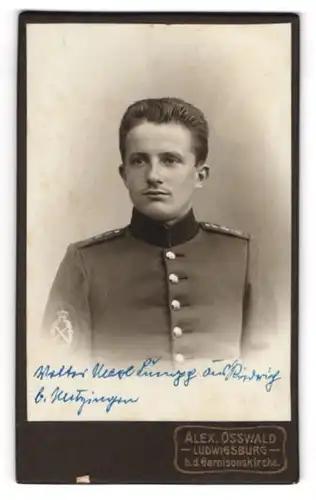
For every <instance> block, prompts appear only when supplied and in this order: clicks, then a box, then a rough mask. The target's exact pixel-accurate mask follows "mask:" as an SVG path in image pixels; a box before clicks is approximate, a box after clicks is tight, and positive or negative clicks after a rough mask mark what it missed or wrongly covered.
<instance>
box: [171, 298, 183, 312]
mask: <svg viewBox="0 0 316 500" xmlns="http://www.w3.org/2000/svg"><path fill="white" fill-rule="evenodd" d="M171 307H172V309H173V310H174V311H179V309H180V307H181V304H180V302H179V301H178V300H173V301H172V302H171Z"/></svg>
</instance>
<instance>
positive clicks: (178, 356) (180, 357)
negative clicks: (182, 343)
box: [174, 352, 184, 363]
mask: <svg viewBox="0 0 316 500" xmlns="http://www.w3.org/2000/svg"><path fill="white" fill-rule="evenodd" d="M174 360H175V361H176V362H177V363H183V361H184V356H183V354H180V352H177V353H176V354H175V355H174Z"/></svg>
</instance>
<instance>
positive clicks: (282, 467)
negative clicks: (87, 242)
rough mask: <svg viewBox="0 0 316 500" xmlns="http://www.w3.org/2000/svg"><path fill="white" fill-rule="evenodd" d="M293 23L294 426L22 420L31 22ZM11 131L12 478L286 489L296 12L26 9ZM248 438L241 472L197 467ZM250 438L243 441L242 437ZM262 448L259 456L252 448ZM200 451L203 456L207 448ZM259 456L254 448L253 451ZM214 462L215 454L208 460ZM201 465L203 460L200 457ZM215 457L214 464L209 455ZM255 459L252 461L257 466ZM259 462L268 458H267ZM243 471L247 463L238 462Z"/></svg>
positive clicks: (290, 462)
mask: <svg viewBox="0 0 316 500" xmlns="http://www.w3.org/2000/svg"><path fill="white" fill-rule="evenodd" d="M51 23H69V24H72V23H82V24H89V23H90V24H106V23H112V24H124V23H129V24H132V23H138V24H168V25H172V24H201V25H207V24H217V25H222V24H226V25H227V24H229V25H230V24H233V25H238V24H245V25H246V24H277V23H280V24H281V23H289V24H290V25H291V44H292V45H291V61H292V64H291V74H292V80H291V81H292V89H291V105H292V109H291V116H292V121H291V134H292V140H291V183H292V187H291V195H292V210H291V224H292V229H291V231H292V233H291V382H290V385H291V420H290V421H276V422H273V421H258V422H257V421H254V422H247V421H244V422H241V421H237V422H236V421H225V422H220V421H206V422H204V421H203V422H201V421H190V422H188V421H178V422H176V421H150V422H149V421H135V422H134V421H133V422H132V421H102V422H101V421H85V422H79V421H71V422H65V421H28V419H27V376H26V373H27V327H26V324H27V318H26V304H27V293H26V288H27V273H26V267H27V265H26V246H27V212H26V206H27V141H26V137H27V51H26V45H27V34H26V30H27V26H28V25H29V24H51ZM18 37H19V41H18V82H17V83H18V110H17V118H18V131H17V138H18V141H17V163H18V165H17V167H18V168H17V306H16V480H17V482H19V483H28V484H29V483H31V484H33V483H41V484H43V483H44V484H56V483H57V484H74V483H85V482H89V483H91V484H102V483H115V484H119V483H120V484H123V483H125V484H126V483H128V484H132V483H134V484H145V483H147V484H152V483H161V484H167V483H169V484H192V483H200V484H211V483H214V484H245V483H260V484H264V483H266V484H278V483H279V484H291V483H295V482H298V480H299V457H298V249H299V239H298V234H299V227H298V224H299V201H298V196H299V195H298V193H299V16H298V15H297V14H294V13H288V14H286V13H282V14H281V13H124V14H123V13H104V12H103V13H92V12H44V11H43V12H40V11H33V12H32V11H26V12H22V13H21V14H20V15H19V32H18ZM238 435H242V436H243V437H245V436H248V438H249V439H250V440H251V441H250V442H251V443H252V445H253V447H252V454H251V453H250V455H248V456H245V457H244V460H245V461H248V466H246V467H245V468H244V469H243V468H242V465H241V464H238V462H237V460H236V459H235V457H234V456H233V455H232V454H230V451H229V450H231V448H227V449H228V452H227V455H224V457H223V458H222V460H229V461H230V466H229V467H227V468H226V469H222V470H218V469H217V468H216V467H217V466H216V464H215V468H213V466H212V464H210V465H207V463H204V462H203V463H201V461H199V462H197V461H196V460H197V458H196V457H197V453H198V452H197V449H198V447H203V446H204V447H205V449H206V447H207V446H209V447H211V446H212V445H215V444H216V445H220V446H223V447H225V446H231V445H232V444H234V440H237V436H238ZM246 439H247V438H246ZM261 445H264V446H265V447H266V454H265V457H264V458H263V459H262V458H260V459H258V456H259V455H258V454H257V451H256V449H255V450H253V448H259V447H260V446H261ZM206 453H207V452H206ZM258 453H259V452H258ZM213 458H214V457H213ZM205 460H206V462H207V459H205ZM215 460H217V458H216V457H215ZM258 460H259V461H258ZM264 460H265V461H264ZM243 465H244V464H243Z"/></svg>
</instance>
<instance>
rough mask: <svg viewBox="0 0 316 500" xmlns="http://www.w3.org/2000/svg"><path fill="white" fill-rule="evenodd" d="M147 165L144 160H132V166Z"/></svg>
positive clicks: (138, 158)
mask: <svg viewBox="0 0 316 500" xmlns="http://www.w3.org/2000/svg"><path fill="white" fill-rule="evenodd" d="M144 163H145V160H144V158H140V157H136V158H133V159H132V160H131V164H132V165H143V164H144Z"/></svg>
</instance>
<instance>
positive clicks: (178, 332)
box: [173, 326, 183, 337]
mask: <svg viewBox="0 0 316 500" xmlns="http://www.w3.org/2000/svg"><path fill="white" fill-rule="evenodd" d="M182 334H183V332H182V328H180V326H175V327H174V329H173V335H174V336H175V337H182Z"/></svg>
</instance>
